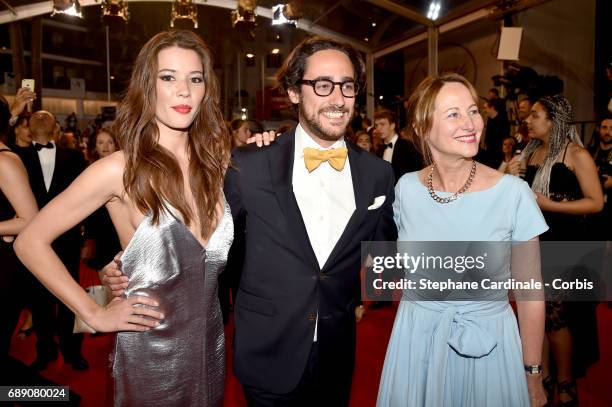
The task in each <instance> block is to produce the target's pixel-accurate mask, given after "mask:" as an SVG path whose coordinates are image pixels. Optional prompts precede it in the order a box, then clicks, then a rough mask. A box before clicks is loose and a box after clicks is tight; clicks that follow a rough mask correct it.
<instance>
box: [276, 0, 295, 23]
mask: <svg viewBox="0 0 612 407" xmlns="http://www.w3.org/2000/svg"><path fill="white" fill-rule="evenodd" d="M290 11H291V9H289V8H288V5H286V4H277V5H276V6H272V25H282V24H293V25H297V22H296V20H295V19H294V18H293V15H292V14H291V13H290Z"/></svg>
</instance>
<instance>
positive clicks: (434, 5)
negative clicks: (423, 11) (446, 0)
mask: <svg viewBox="0 0 612 407" xmlns="http://www.w3.org/2000/svg"><path fill="white" fill-rule="evenodd" d="M439 16H440V2H439V1H432V2H431V3H429V11H428V12H427V18H429V19H430V20H432V21H433V20H437V19H438V17H439Z"/></svg>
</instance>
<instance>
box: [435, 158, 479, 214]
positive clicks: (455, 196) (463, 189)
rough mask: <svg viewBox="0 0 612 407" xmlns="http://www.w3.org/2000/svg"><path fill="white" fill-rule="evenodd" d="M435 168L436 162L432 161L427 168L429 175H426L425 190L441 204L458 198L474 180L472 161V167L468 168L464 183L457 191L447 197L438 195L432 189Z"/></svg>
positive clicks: (474, 166)
mask: <svg viewBox="0 0 612 407" xmlns="http://www.w3.org/2000/svg"><path fill="white" fill-rule="evenodd" d="M435 169H436V164H435V163H433V164H432V165H431V170H429V175H428V176H427V191H429V196H431V198H432V199H433V200H434V201H436V202H438V203H441V204H447V203H449V202H453V201H454V200H456V199H457V198H459V196H460V195H461V194H463V193H464V192H465V191H467V190H468V188H469V187H470V185H472V181H474V176H475V175H476V161H472V169H471V170H470V175H469V177H468V179H467V181H465V184H464V185H463V186H462V187H461V189H460V190H459V191H457V192H455V193H454V194H452V195H451V196H449V197H447V198H442V197H439V196H438V195H437V194H436V192H435V191H434V189H433V174H434V170H435Z"/></svg>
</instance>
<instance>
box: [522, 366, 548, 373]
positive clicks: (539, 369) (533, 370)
mask: <svg viewBox="0 0 612 407" xmlns="http://www.w3.org/2000/svg"><path fill="white" fill-rule="evenodd" d="M523 366H524V367H525V371H526V372H527V373H528V374H540V373H542V370H543V369H544V368H543V367H542V365H523Z"/></svg>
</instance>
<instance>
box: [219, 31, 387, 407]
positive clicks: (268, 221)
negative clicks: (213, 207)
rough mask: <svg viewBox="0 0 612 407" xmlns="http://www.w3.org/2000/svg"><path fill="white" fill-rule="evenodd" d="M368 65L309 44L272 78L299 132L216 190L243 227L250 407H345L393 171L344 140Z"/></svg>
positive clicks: (241, 372) (241, 307)
mask: <svg viewBox="0 0 612 407" xmlns="http://www.w3.org/2000/svg"><path fill="white" fill-rule="evenodd" d="M364 77H365V68H364V64H363V61H362V59H361V57H360V55H359V53H358V52H356V51H355V50H354V49H353V48H352V47H350V46H349V45H346V44H342V43H338V42H336V41H333V40H329V39H323V38H317V37H314V38H310V39H307V40H305V41H304V42H302V43H301V44H300V45H298V46H297V47H296V48H295V49H294V51H293V52H292V53H291V55H290V56H289V57H288V59H287V60H286V61H285V63H284V65H283V67H282V68H281V70H280V71H279V73H278V74H277V79H278V80H279V83H280V85H281V87H282V88H283V89H284V90H285V91H286V92H287V94H288V95H289V98H290V100H291V102H292V103H293V104H294V105H296V106H297V108H298V110H299V125H298V126H297V127H296V128H294V129H292V130H291V131H289V132H287V133H285V134H283V135H282V136H281V137H280V138H279V139H278V140H277V141H276V142H274V143H273V144H272V145H271V146H270V147H267V148H261V149H258V148H255V147H245V148H242V149H238V150H236V151H235V153H234V157H233V166H232V168H230V170H228V173H227V175H226V182H225V194H226V198H227V200H228V202H229V203H230V205H231V207H232V213H233V215H234V217H235V219H236V221H237V224H239V222H242V221H244V225H245V226H244V230H243V232H244V233H245V239H246V254H245V262H244V268H243V272H242V278H241V281H240V288H239V291H238V295H237V302H236V307H235V327H236V332H235V337H234V373H235V374H236V376H237V377H238V379H239V380H240V382H241V383H242V384H243V386H244V390H245V395H246V399H247V402H248V405H249V406H250V407H254V406H257V407H263V406H309V407H312V406H317V407H321V406H334V407H342V406H348V403H349V398H350V390H351V378H352V374H353V367H354V359H355V314H354V310H355V305H356V304H355V302H356V300H357V298H358V294H357V293H359V288H360V286H359V284H360V283H359V270H360V264H361V261H360V256H361V253H360V252H361V242H362V241H371V240H395V239H396V238H397V230H396V228H395V224H394V222H393V210H392V206H391V205H392V203H393V200H394V193H393V186H394V176H393V171H392V169H391V166H389V165H388V164H387V163H385V162H384V161H382V160H380V159H379V158H377V157H375V156H374V155H372V154H369V153H367V152H364V151H362V150H361V149H359V148H358V147H356V146H354V145H353V144H350V143H348V142H346V141H345V140H344V135H345V131H346V127H347V126H348V124H349V121H350V119H351V118H352V116H353V108H354V103H355V96H357V94H358V92H359V89H362V88H363V83H364Z"/></svg>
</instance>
